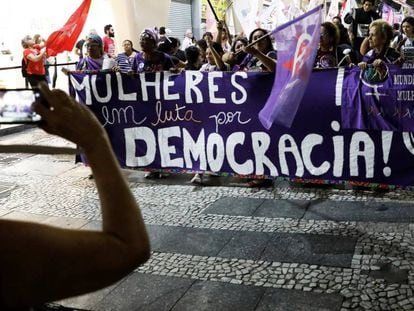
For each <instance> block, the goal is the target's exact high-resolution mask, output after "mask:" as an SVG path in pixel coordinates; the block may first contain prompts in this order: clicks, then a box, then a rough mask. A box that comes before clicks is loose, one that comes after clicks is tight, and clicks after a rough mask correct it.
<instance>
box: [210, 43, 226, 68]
mask: <svg viewBox="0 0 414 311" xmlns="http://www.w3.org/2000/svg"><path fill="white" fill-rule="evenodd" d="M211 47H212V48H213V49H214V50H215V51H216V52H217V53H218V54H219V55H220V57H221V56H223V53H224V51H223V48H222V46H221V44H220V43H218V42H212V43H211ZM206 60H207V62H208V63H209V64H211V65H216V61H215V60H214V57H213V52H212V51H211V49H210V47H207V50H206Z"/></svg>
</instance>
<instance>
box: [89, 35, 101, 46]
mask: <svg viewBox="0 0 414 311" xmlns="http://www.w3.org/2000/svg"><path fill="white" fill-rule="evenodd" d="M88 40H89V41H91V42H96V43H98V45H99V46H103V43H102V39H101V37H99V36H98V35H93V34H90V35H89V36H88Z"/></svg>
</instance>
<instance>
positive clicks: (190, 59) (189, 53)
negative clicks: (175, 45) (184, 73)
mask: <svg viewBox="0 0 414 311" xmlns="http://www.w3.org/2000/svg"><path fill="white" fill-rule="evenodd" d="M185 57H186V58H187V63H186V64H185V67H184V69H185V70H199V69H200V67H201V63H202V60H201V52H200V49H199V48H198V47H197V46H195V45H193V46H189V47H188V48H186V49H185Z"/></svg>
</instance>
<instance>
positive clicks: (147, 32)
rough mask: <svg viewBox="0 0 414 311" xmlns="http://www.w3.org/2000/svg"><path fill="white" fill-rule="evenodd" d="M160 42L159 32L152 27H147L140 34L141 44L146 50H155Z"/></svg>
mask: <svg viewBox="0 0 414 311" xmlns="http://www.w3.org/2000/svg"><path fill="white" fill-rule="evenodd" d="M157 43H158V34H157V32H156V31H155V30H154V29H152V28H145V29H144V30H143V31H142V32H141V34H140V36H139V45H140V46H141V49H142V50H143V51H144V52H151V51H154V50H155V49H156V47H157Z"/></svg>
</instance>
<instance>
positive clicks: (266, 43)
mask: <svg viewBox="0 0 414 311" xmlns="http://www.w3.org/2000/svg"><path fill="white" fill-rule="evenodd" d="M267 33H268V31H267V30H266V29H262V28H256V29H255V30H253V31H252V32H251V33H250V36H249V44H250V43H252V42H253V41H256V40H257V39H259V38H261V37H263V36H264V35H266V34H267ZM254 47H255V48H256V49H258V50H259V51H260V52H262V53H265V54H266V53H268V52H269V51H271V50H273V45H272V39H270V36H267V37H266V38H264V39H262V40H260V41H259V42H257V43H256V44H255V45H254Z"/></svg>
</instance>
